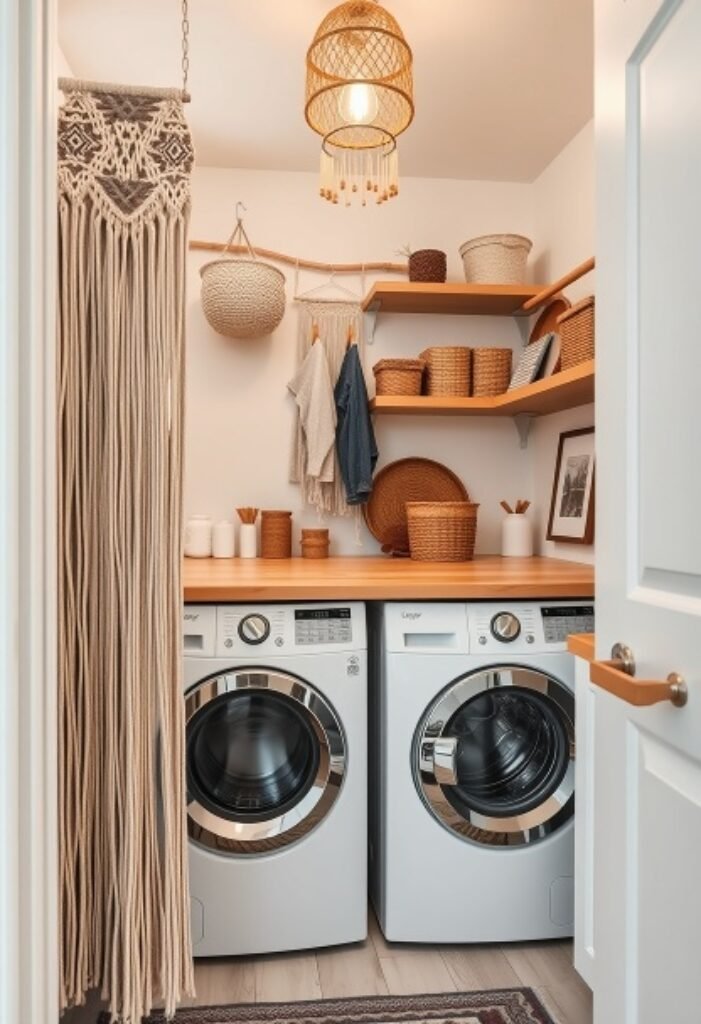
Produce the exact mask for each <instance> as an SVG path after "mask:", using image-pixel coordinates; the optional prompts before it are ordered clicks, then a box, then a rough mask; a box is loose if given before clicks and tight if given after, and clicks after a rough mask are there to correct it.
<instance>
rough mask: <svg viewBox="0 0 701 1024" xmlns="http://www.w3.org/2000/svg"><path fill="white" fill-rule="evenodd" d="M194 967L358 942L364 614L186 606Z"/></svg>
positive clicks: (329, 607) (363, 831)
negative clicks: (202, 961) (207, 960)
mask: <svg viewBox="0 0 701 1024" xmlns="http://www.w3.org/2000/svg"><path fill="white" fill-rule="evenodd" d="M183 639H184V653H185V658H184V675H185V679H184V683H185V698H184V699H185V716H186V729H187V828H188V836H189V865H190V903H191V917H192V942H193V950H194V954H195V956H227V955H235V954H249V953H273V952H277V951H281V950H292V949H305V948H309V947H316V946H330V945H335V944H337V943H345V942H358V941H360V940H361V939H364V938H365V936H366V935H367V692H366V690H367V685H366V681H367V651H366V630H365V608H364V606H363V605H362V604H358V603H347V602H337V603H334V604H304V605H285V604H278V605H219V606H213V605H188V606H186V607H185V612H184V628H183Z"/></svg>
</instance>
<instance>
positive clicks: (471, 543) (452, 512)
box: [406, 501, 479, 562]
mask: <svg viewBox="0 0 701 1024" xmlns="http://www.w3.org/2000/svg"><path fill="white" fill-rule="evenodd" d="M478 508H479V505H478V504H475V503H474V502H471V501H408V502H407V506H406V512H407V521H408V524H409V551H410V553H411V557H412V558H413V559H416V560H417V561H420V562H469V561H470V560H471V559H472V558H473V557H474V554H475V540H476V538H477V509H478Z"/></svg>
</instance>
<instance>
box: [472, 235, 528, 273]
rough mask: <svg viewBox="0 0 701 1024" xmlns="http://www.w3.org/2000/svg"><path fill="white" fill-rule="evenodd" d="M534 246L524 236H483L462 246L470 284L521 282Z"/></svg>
mask: <svg viewBox="0 0 701 1024" xmlns="http://www.w3.org/2000/svg"><path fill="white" fill-rule="evenodd" d="M532 247H533V242H531V240H530V238H525V237H524V236H523V235H481V236H480V237H479V238H471V239H470V241H469V242H465V244H464V245H461V246H460V255H461V256H462V263H463V267H464V269H465V280H466V281H467V283H468V284H520V283H521V282H523V281H525V280H526V261H527V260H528V254H529V252H530V251H531V248H532Z"/></svg>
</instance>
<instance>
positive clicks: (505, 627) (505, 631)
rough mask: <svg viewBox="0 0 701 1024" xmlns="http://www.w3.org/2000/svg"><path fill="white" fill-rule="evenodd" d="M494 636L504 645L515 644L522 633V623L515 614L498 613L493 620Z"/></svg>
mask: <svg viewBox="0 0 701 1024" xmlns="http://www.w3.org/2000/svg"><path fill="white" fill-rule="evenodd" d="M491 629H492V636H493V637H494V639H495V640H500V641H501V642H502V643H503V644H510V643H513V641H514V640H516V638H517V637H518V635H519V634H520V632H521V623H520V622H519V621H518V619H517V618H516V616H515V615H514V614H513V612H498V613H497V614H496V615H495V616H494V618H493V619H492V626H491Z"/></svg>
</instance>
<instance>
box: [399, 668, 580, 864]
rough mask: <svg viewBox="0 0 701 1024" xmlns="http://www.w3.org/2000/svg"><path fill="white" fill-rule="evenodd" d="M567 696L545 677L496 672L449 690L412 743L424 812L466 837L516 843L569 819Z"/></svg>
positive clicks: (570, 716)
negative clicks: (425, 808) (429, 813)
mask: <svg viewBox="0 0 701 1024" xmlns="http://www.w3.org/2000/svg"><path fill="white" fill-rule="evenodd" d="M574 755H575V746H574V695H573V694H572V692H571V690H569V689H568V688H567V687H566V686H564V685H563V684H562V683H560V682H559V680H557V679H554V678H552V677H550V676H548V675H546V674H545V673H543V672H539V671H533V670H531V669H525V668H521V667H519V666H515V665H503V666H494V667H491V668H490V669H489V670H481V671H479V672H475V673H472V674H470V675H467V676H464V677H463V678H461V679H459V680H457V681H456V682H454V683H452V684H451V685H450V686H449V687H448V688H447V690H445V691H444V692H443V693H442V694H441V695H440V696H439V697H438V698H437V700H436V701H434V703H433V704H432V705H431V706H430V707H429V708H428V710H427V712H426V714H425V716H424V719H423V721H422V722H421V723H420V725H419V728H418V730H417V734H416V742H415V754H414V759H415V771H416V777H417V784H418V787H419V791H420V793H421V795H422V797H423V799H424V802H425V803H426V806H427V807H428V809H429V810H430V811H431V813H432V814H433V815H435V817H437V818H438V820H439V821H440V822H441V823H442V824H443V825H445V826H446V827H448V828H449V829H451V830H452V831H454V832H456V833H457V834H458V835H460V836H461V837H462V838H464V839H469V840H473V841H475V842H479V843H486V844H489V845H500V846H518V845H521V844H523V843H533V842H536V841H538V840H540V839H544V838H545V837H546V836H548V835H550V834H551V833H552V832H554V831H555V830H556V829H558V828H560V827H561V826H562V825H563V824H564V823H565V822H566V821H567V820H569V819H570V818H571V817H572V814H573V813H574Z"/></svg>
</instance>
